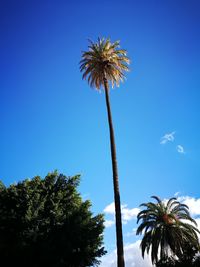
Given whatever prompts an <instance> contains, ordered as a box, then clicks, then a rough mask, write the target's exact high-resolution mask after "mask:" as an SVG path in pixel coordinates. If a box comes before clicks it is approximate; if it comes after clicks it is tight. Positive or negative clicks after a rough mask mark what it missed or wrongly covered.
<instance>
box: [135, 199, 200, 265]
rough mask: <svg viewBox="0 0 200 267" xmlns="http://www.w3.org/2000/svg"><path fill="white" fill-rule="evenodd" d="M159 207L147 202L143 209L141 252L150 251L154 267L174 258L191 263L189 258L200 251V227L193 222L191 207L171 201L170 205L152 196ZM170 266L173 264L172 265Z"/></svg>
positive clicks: (139, 218) (140, 231) (141, 217)
mask: <svg viewBox="0 0 200 267" xmlns="http://www.w3.org/2000/svg"><path fill="white" fill-rule="evenodd" d="M153 198H154V199H155V200H156V201H157V203H153V202H148V203H143V204H141V206H143V207H145V209H144V210H142V211H140V212H139V214H138V216H137V218H138V222H139V221H140V220H141V221H142V222H141V224H140V225H139V227H138V229H137V234H142V233H144V236H143V239H142V242H141V249H142V256H143V257H144V253H145V251H147V253H149V252H150V251H151V260H152V263H153V264H154V263H158V261H159V260H161V261H163V260H165V259H168V258H169V257H170V256H171V255H172V256H175V257H178V259H179V260H181V261H182V262H187V261H189V262H190V261H191V259H190V255H192V254H193V252H194V255H195V253H197V252H199V251H200V244H199V240H198V233H200V232H199V230H198V228H197V223H196V221H195V220H194V219H192V218H191V216H190V214H189V211H188V206H187V205H185V204H182V203H180V202H179V201H177V199H176V198H170V199H169V200H168V201H167V202H165V201H161V200H160V198H159V197H157V196H153ZM170 264H171V262H170Z"/></svg>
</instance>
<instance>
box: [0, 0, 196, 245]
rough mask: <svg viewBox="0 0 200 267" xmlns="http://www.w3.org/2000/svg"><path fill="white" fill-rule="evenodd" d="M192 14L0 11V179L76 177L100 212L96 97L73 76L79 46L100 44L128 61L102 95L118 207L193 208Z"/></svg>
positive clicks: (184, 9)
mask: <svg viewBox="0 0 200 267" xmlns="http://www.w3.org/2000/svg"><path fill="white" fill-rule="evenodd" d="M199 13H200V3H199V1H198V0H190V1H189V0H187V1H185V0H162V1H161V0H157V1H153V0H146V1H144V0H143V1H141V0H140V1H139V0H138V1H135V0H130V1H128V0H123V1H117V0H116V1H113V0H111V1H108V0H107V1H106V0H102V1H89V0H86V1H56V0H54V1H51V0H49V1H47V0H46V1H44V0H37V1H32V0H30V1H27V0H26V1H25V0H24V1H22V0H16V1H14V0H13V1H11V0H1V1H0V73H1V75H0V118H1V131H0V179H2V180H3V181H4V183H5V184H7V185H8V184H10V183H13V182H15V181H19V180H22V179H24V178H27V177H29V178H31V177H33V176H35V175H41V176H45V175H46V174H47V173H48V172H50V171H53V170H55V169H57V170H58V171H60V172H63V173H65V174H66V175H74V174H77V173H80V174H82V181H81V185H80V191H81V193H82V194H83V196H84V197H85V198H89V199H91V200H92V203H93V210H94V212H96V213H97V212H102V211H103V209H104V208H105V206H107V205H108V204H110V203H111V202H112V200H113V191H112V172H111V162H110V151H109V135H108V126H107V117H106V107H105V99H104V93H103V92H102V93H98V92H97V91H95V90H92V89H90V88H89V86H88V85H87V82H85V81H82V78H81V74H80V72H79V61H80V57H81V51H83V50H86V49H87V45H88V41H87V39H88V38H90V39H92V40H94V41H95V40H96V39H97V37H98V36H100V37H103V36H105V37H110V38H111V41H115V40H118V39H120V40H121V46H122V47H123V48H125V49H127V51H128V55H129V57H130V58H131V65H130V68H131V71H130V72H129V73H128V74H127V80H126V81H125V82H124V83H123V84H122V85H121V86H120V88H117V89H115V90H112V91H111V102H112V111H113V120H114V123H115V131H116V143H117V152H118V162H119V174H120V186H121V198H122V203H126V204H128V207H130V208H133V207H138V205H139V204H140V203H141V202H144V201H148V200H149V197H150V196H151V195H159V196H160V197H162V198H164V197H171V196H173V195H174V194H175V193H176V192H180V194H182V195H190V196H193V197H199V196H200V193H199V176H200V164H199V163H200V161H199V154H200V142H199V136H200V126H199V119H200V108H199V100H200V89H199V85H200V79H199V71H200V32H199V29H200V14H199ZM173 132H175V133H174V134H172V135H173V137H174V141H173V142H172V141H168V142H166V143H165V144H160V141H161V137H163V136H164V135H165V134H171V133H173ZM178 145H181V147H182V148H183V149H184V153H179V152H178V151H177V146H178ZM134 225H135V222H134V223H132V224H130V225H129V226H128V225H126V226H124V227H127V231H128V227H129V228H130V229H131V228H133V227H134ZM109 229H110V228H109ZM106 231H107V233H106V239H105V240H106V245H108V248H109V246H110V244H112V243H114V242H115V241H114V239H115V237H114V231H113V233H111V232H112V229H110V230H106ZM109 231H110V232H109ZM127 242H129V241H128V240H127Z"/></svg>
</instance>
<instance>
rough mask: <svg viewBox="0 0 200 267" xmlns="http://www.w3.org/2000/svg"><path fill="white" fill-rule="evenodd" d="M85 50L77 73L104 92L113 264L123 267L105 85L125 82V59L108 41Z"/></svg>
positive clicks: (110, 128) (117, 182) (110, 116)
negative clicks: (114, 244)
mask: <svg viewBox="0 0 200 267" xmlns="http://www.w3.org/2000/svg"><path fill="white" fill-rule="evenodd" d="M88 48H89V51H86V52H83V53H82V60H81V61H80V70H81V72H83V79H87V80H88V83H89V85H90V86H91V87H95V88H96V89H98V90H100V88H101V87H102V88H104V91H105V97H106V107H107V114H108V124H109V130H110V147H111V158H112V170H113V186H114V200H115V217H116V237H117V264H118V267H124V266H125V265H124V251H123V235H122V220H121V206H120V191H119V179H118V169H117V157H116V146H115V136H114V128H113V122H112V113H111V107H110V99H109V92H110V90H109V83H111V85H112V87H114V85H117V86H119V83H120V81H123V80H124V78H125V75H124V72H125V71H128V64H129V59H128V57H127V56H126V50H124V49H120V47H119V41H117V42H114V43H111V42H110V39H104V38H103V39H100V38H99V39H98V41H97V42H96V43H93V42H92V41H90V45H89V47H88Z"/></svg>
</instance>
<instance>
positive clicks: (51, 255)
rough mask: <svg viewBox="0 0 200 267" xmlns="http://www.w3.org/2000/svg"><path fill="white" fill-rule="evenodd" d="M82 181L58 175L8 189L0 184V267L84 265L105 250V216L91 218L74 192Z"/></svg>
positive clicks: (95, 262) (85, 203)
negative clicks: (1, 264) (0, 266)
mask: <svg viewBox="0 0 200 267" xmlns="http://www.w3.org/2000/svg"><path fill="white" fill-rule="evenodd" d="M79 181H80V177H79V176H74V177H66V176H64V175H62V174H58V173H57V172H54V173H50V174H48V175H47V176H46V177H45V179H41V178H40V177H39V176H36V177H34V178H33V179H32V180H24V181H22V182H19V183H18V184H16V185H11V186H9V187H8V188H6V187H5V186H4V185H3V184H2V183H0V255H1V263H2V262H4V265H3V266H12V265H13V264H14V265H15V266H17V265H19V266H21V267H25V266H29V267H36V266H37V267H40V266H41V267H44V266H49V267H51V266H52V267H62V266H68V267H83V266H84V267H85V266H93V265H98V264H99V260H98V258H99V257H101V256H102V255H104V254H105V253H106V252H105V250H104V247H102V244H103V236H102V233H103V229H104V226H103V222H104V219H103V215H101V214H100V215H97V216H93V215H92V213H91V211H90V207H91V203H90V202H89V201H82V199H81V196H80V194H79V193H78V192H77V186H78V185H79Z"/></svg>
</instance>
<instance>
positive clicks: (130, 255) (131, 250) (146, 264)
mask: <svg viewBox="0 0 200 267" xmlns="http://www.w3.org/2000/svg"><path fill="white" fill-rule="evenodd" d="M140 242H141V240H139V241H136V242H135V243H131V244H127V245H125V246H124V258H125V265H126V267H152V264H151V260H150V258H149V256H145V258H144V259H143V258H142V254H141V249H140ZM116 261H117V255H116V250H114V251H112V252H111V253H109V254H108V255H106V256H104V257H103V258H102V263H101V265H100V267H116V266H117V262H116Z"/></svg>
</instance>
